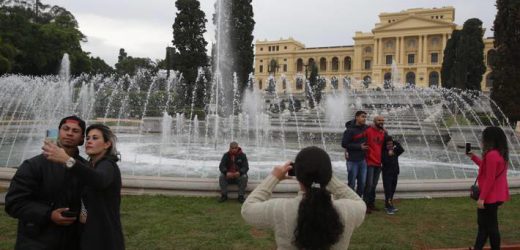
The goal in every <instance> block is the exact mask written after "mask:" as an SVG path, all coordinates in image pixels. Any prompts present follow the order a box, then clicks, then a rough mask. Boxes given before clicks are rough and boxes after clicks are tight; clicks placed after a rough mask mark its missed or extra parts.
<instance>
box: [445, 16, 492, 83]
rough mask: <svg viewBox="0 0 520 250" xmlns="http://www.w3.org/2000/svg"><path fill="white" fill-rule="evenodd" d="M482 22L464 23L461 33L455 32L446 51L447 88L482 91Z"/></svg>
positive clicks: (473, 20) (476, 20) (473, 19)
mask: <svg viewBox="0 0 520 250" xmlns="http://www.w3.org/2000/svg"><path fill="white" fill-rule="evenodd" d="M483 35H484V30H483V29H482V21H480V20H479V19H477V18H471V19H468V20H467V21H466V22H464V26H463V28H462V30H461V31H453V33H452V37H451V38H450V40H449V41H448V43H447V44H446V48H445V50H444V52H445V54H444V59H445V61H443V66H442V69H441V72H442V81H443V86H444V87H447V88H459V89H471V90H481V85H480V83H481V82H482V75H483V74H484V72H485V71H486V66H485V65H484V41H483V40H482V37H483Z"/></svg>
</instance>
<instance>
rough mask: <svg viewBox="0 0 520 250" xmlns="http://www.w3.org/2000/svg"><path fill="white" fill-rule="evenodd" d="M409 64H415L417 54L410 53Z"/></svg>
mask: <svg viewBox="0 0 520 250" xmlns="http://www.w3.org/2000/svg"><path fill="white" fill-rule="evenodd" d="M408 64H415V54H408Z"/></svg>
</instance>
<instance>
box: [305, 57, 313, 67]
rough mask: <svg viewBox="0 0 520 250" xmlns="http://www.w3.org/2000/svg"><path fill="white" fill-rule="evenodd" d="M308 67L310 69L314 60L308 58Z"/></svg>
mask: <svg viewBox="0 0 520 250" xmlns="http://www.w3.org/2000/svg"><path fill="white" fill-rule="evenodd" d="M307 65H308V66H309V67H312V65H314V58H309V63H307Z"/></svg>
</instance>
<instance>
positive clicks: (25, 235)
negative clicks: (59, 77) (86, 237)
mask: <svg viewBox="0 0 520 250" xmlns="http://www.w3.org/2000/svg"><path fill="white" fill-rule="evenodd" d="M84 135H85V122H84V121H83V120H81V119H80V118H79V117H77V116H69V117H66V118H63V119H62V120H61V122H60V125H59V136H58V143H59V145H60V146H61V147H62V148H64V149H65V151H66V152H67V153H68V154H69V155H72V156H73V158H72V157H71V159H69V161H67V164H73V163H74V160H75V161H81V162H86V161H85V159H83V158H81V157H80V156H79V151H78V146H80V145H82V144H83V140H84ZM69 162H70V163H69ZM80 208H81V185H80V183H79V181H78V179H77V177H75V176H74V175H73V174H72V173H71V172H70V170H69V169H68V168H66V167H65V166H63V165H61V164H57V163H53V162H51V161H49V160H47V158H46V156H45V155H44V154H40V155H38V156H35V157H33V158H31V159H28V160H25V161H24V162H23V163H22V165H21V166H20V167H19V168H18V170H17V171H16V174H15V175H14V177H13V179H12V180H11V185H10V186H9V191H8V192H7V194H6V197H5V211H6V212H7V213H8V214H9V215H10V216H12V217H14V218H17V219H18V230H17V238H16V246H15V248H16V249H67V250H69V249H78V248H79V238H78V237H79V233H78V222H77V214H78V213H79V211H80ZM64 211H70V212H75V213H76V216H74V215H72V217H69V216H63V214H62V213H63V212H64Z"/></svg>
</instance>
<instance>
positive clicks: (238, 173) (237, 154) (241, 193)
mask: <svg viewBox="0 0 520 250" xmlns="http://www.w3.org/2000/svg"><path fill="white" fill-rule="evenodd" d="M219 169H220V173H221V174H220V177H219V184H220V192H221V196H220V199H219V202H224V201H226V200H227V199H228V189H227V187H228V185H229V184H238V201H239V202H240V203H243V202H244V201H245V200H246V199H245V194H246V187H247V179H248V178H247V171H249V164H248V162H247V157H246V154H244V152H242V149H241V148H240V147H239V146H238V143H237V142H231V143H230V144H229V151H228V152H226V153H225V154H224V155H223V156H222V160H220V166H219Z"/></svg>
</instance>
